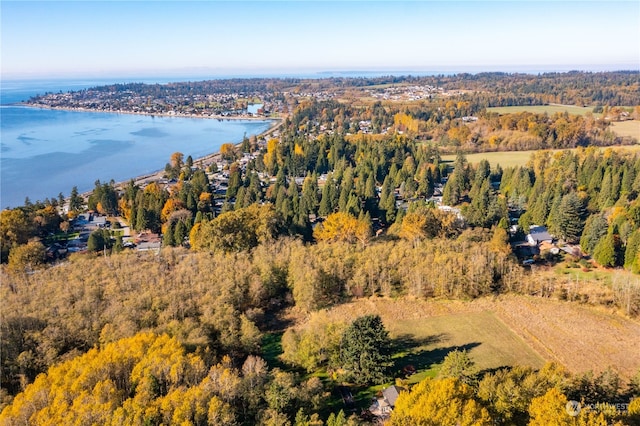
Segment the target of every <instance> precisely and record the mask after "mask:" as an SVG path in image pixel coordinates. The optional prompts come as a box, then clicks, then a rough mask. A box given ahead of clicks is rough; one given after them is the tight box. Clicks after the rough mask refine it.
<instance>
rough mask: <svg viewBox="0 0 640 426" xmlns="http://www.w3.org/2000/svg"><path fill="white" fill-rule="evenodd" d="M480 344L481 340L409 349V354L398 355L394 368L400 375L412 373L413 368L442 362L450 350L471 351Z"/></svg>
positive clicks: (416, 369) (426, 366)
mask: <svg viewBox="0 0 640 426" xmlns="http://www.w3.org/2000/svg"><path fill="white" fill-rule="evenodd" d="M430 337H431V336H430ZM439 341H442V340H436V341H434V342H433V343H438V342H439ZM433 343H432V344H433ZM480 345H481V343H480V342H471V343H467V344H465V345H460V346H446V347H439V348H435V349H419V350H414V351H409V353H408V354H407V355H405V356H402V357H398V358H396V359H395V360H394V366H393V368H394V371H396V372H398V374H399V375H407V374H408V373H411V370H413V372H415V371H420V370H428V369H430V368H431V367H432V366H433V365H434V364H440V363H441V362H442V361H444V359H445V357H446V356H447V355H448V354H449V352H453V351H455V350H458V351H469V350H471V349H473V348H475V347H477V346H480ZM420 346H422V345H420ZM420 346H418V347H420ZM408 367H410V368H408Z"/></svg>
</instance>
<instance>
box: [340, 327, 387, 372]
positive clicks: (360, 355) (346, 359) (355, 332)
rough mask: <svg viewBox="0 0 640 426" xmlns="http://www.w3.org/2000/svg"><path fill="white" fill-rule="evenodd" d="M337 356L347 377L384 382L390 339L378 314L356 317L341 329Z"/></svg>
mask: <svg viewBox="0 0 640 426" xmlns="http://www.w3.org/2000/svg"><path fill="white" fill-rule="evenodd" d="M340 348H341V352H340V359H341V364H342V367H343V368H344V370H345V371H346V372H347V376H348V377H349V378H351V379H353V380H354V381H355V383H358V384H373V383H384V382H385V381H386V379H387V369H388V368H389V367H390V365H391V342H390V340H389V333H388V332H387V330H386V329H385V328H384V324H383V323H382V319H381V318H380V316H378V315H366V316H363V317H360V318H357V319H356V320H355V321H353V323H351V325H350V326H349V327H348V328H347V329H346V330H345V331H344V333H343V335H342V342H341V345H340Z"/></svg>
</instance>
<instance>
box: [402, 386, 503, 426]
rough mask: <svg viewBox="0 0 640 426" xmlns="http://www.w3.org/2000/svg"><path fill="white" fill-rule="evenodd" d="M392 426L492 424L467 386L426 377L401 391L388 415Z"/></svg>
mask: <svg viewBox="0 0 640 426" xmlns="http://www.w3.org/2000/svg"><path fill="white" fill-rule="evenodd" d="M390 424H391V425H392V426H410V425H411V426H427V425H428V426H431V425H434V426H435V425H440V426H471V425H478V426H480V425H491V424H493V423H492V421H491V418H490V417H489V413H488V411H487V410H486V409H485V408H483V407H482V406H481V405H480V404H479V403H478V402H477V401H476V400H475V399H474V391H473V388H471V387H470V386H468V385H466V384H464V383H462V382H460V381H458V380H456V379H453V378H448V379H441V380H435V379H431V378H427V379H425V380H423V381H421V382H420V383H418V384H416V385H415V386H414V387H413V388H412V389H411V391H410V392H401V393H400V396H399V397H398V399H397V401H396V405H395V408H394V410H393V412H392V413H391V421H390Z"/></svg>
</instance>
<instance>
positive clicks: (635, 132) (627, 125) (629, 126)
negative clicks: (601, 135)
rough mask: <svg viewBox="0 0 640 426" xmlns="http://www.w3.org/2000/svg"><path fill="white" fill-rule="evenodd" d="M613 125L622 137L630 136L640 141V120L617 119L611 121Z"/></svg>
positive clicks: (614, 129)
mask: <svg viewBox="0 0 640 426" xmlns="http://www.w3.org/2000/svg"><path fill="white" fill-rule="evenodd" d="M611 127H612V128H613V129H612V130H613V131H614V132H615V133H616V134H618V135H620V136H622V137H625V136H628V137H631V138H635V139H636V140H638V141H640V121H638V120H627V121H616V122H613V123H611Z"/></svg>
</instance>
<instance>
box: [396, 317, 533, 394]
mask: <svg viewBox="0 0 640 426" xmlns="http://www.w3.org/2000/svg"><path fill="white" fill-rule="evenodd" d="M387 327H388V329H389V333H390V336H391V338H392V339H394V341H395V342H396V345H397V347H398V348H399V349H400V351H398V352H397V353H396V354H395V357H394V361H395V367H396V369H397V371H402V370H403V368H405V367H406V366H408V365H411V366H413V367H414V368H415V369H416V370H417V371H418V374H416V375H415V376H413V377H411V382H417V381H419V380H421V379H423V378H424V377H425V376H433V375H435V374H436V373H437V371H438V370H439V368H440V364H441V363H442V361H443V360H444V357H445V356H446V355H447V354H448V353H449V352H451V351H453V350H456V349H458V350H466V351H468V353H469V355H470V356H471V358H472V359H473V361H474V362H475V363H476V367H477V368H478V370H488V369H495V368H499V367H505V366H510V365H515V364H519V365H526V366H530V367H534V368H540V367H542V366H543V365H544V360H543V358H542V357H541V356H540V355H538V354H537V353H536V352H535V351H534V350H532V349H531V348H530V347H529V346H528V345H527V344H526V343H525V342H524V341H523V340H522V339H521V338H520V337H518V336H517V335H516V334H515V333H514V332H512V331H511V330H510V329H509V328H508V327H507V326H506V325H505V324H504V323H503V322H502V321H501V320H500V319H499V318H497V317H496V316H495V315H494V314H493V313H492V312H489V311H482V312H474V313H466V314H456V315H444V316H437V317H433V318H424V319H421V320H403V321H395V322H391V323H389V324H388V325H387Z"/></svg>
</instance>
